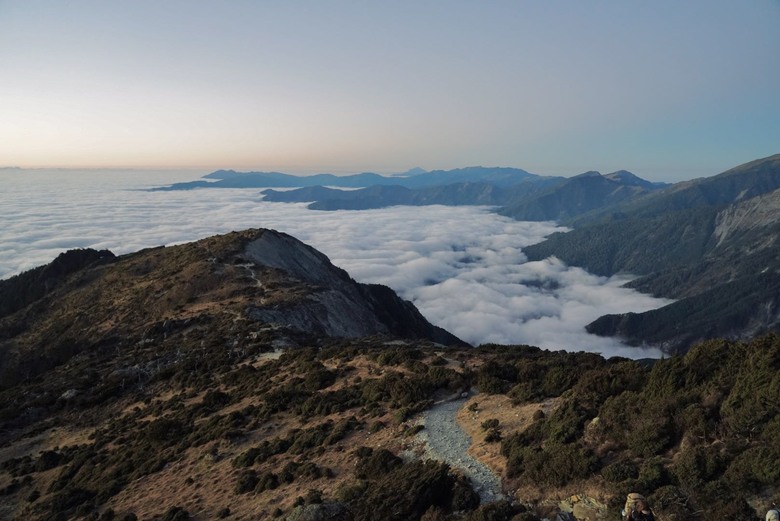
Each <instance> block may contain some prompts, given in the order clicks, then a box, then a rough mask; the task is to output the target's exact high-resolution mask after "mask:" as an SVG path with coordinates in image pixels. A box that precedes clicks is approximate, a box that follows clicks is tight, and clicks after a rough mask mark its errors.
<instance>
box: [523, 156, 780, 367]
mask: <svg viewBox="0 0 780 521" xmlns="http://www.w3.org/2000/svg"><path fill="white" fill-rule="evenodd" d="M779 217H780V154H778V155H774V156H770V157H767V158H764V159H760V160H756V161H751V162H749V163H746V164H744V165H740V166H737V167H735V168H732V169H730V170H728V171H726V172H723V173H722V174H719V175H717V176H713V177H709V178H702V179H696V180H693V181H687V182H684V183H678V184H675V185H672V186H670V187H667V188H664V189H662V190H657V191H653V192H650V193H647V194H645V195H643V196H641V197H637V198H633V199H631V200H628V201H625V202H621V203H618V204H615V205H611V206H605V207H602V208H597V209H595V210H594V211H592V212H590V213H588V214H583V215H581V216H579V217H578V218H575V219H572V220H571V221H570V222H571V223H572V225H573V226H574V230H573V231H571V232H568V233H565V234H554V235H552V236H550V237H549V238H548V239H547V240H546V241H544V242H542V243H540V244H536V245H533V246H530V247H528V248H526V249H525V250H524V251H525V253H526V254H527V255H528V257H529V259H531V260H534V259H542V258H546V257H548V256H550V255H555V256H557V257H559V258H560V259H562V260H563V261H565V262H567V263H569V264H572V265H576V266H582V267H584V268H585V269H587V270H588V271H591V272H593V273H596V274H600V275H612V274H615V273H620V272H628V273H633V274H636V275H639V276H640V277H639V278H638V279H636V280H634V281H632V282H631V283H629V284H628V286H629V287H632V288H635V289H637V290H639V291H643V292H647V293H651V294H653V295H656V296H661V297H668V298H675V299H680V300H679V301H678V302H677V303H675V304H671V305H669V306H666V307H664V308H661V309H659V310H654V311H649V312H646V313H643V314H640V315H635V314H625V315H616V316H609V317H602V318H601V319H598V320H596V321H595V322H593V323H592V324H590V325H589V326H588V328H587V329H588V331H589V332H592V333H596V334H601V335H616V336H619V337H621V338H623V339H624V340H626V341H628V342H630V343H632V344H636V345H641V344H644V343H652V344H656V345H661V346H663V347H664V349H666V350H667V351H669V352H677V351H684V350H686V349H687V348H688V347H689V346H690V345H691V344H692V343H694V342H696V341H698V340H701V339H706V338H714V337H721V336H723V337H729V338H745V337H748V336H750V335H752V334H754V333H757V332H763V331H768V330H773V331H777V330H780V293H778V287H780V284H779V283H778V281H780V219H779Z"/></svg>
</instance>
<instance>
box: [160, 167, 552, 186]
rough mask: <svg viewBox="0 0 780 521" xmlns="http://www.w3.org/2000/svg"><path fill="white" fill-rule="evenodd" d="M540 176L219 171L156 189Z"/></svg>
mask: <svg viewBox="0 0 780 521" xmlns="http://www.w3.org/2000/svg"><path fill="white" fill-rule="evenodd" d="M537 177H540V176H537V175H535V174H531V173H529V172H526V171H525V170H521V169H519V168H505V167H482V166H473V167H466V168H458V169H454V170H433V171H430V172H426V171H424V170H412V171H411V175H405V176H382V175H379V174H375V173H372V172H364V173H361V174H354V175H345V176H337V175H333V174H315V175H311V176H297V175H291V174H283V173H281V172H236V171H234V170H217V171H216V172H212V173H210V174H207V175H205V176H203V178H204V179H216V181H191V182H186V183H174V184H172V185H170V186H165V187H159V188H154V189H152V190H153V191H169V190H190V189H194V188H290V187H307V186H337V187H342V188H365V187H370V186H379V185H384V186H387V185H398V186H404V187H406V188H424V187H431V186H438V185H443V184H452V183H461V182H486V183H490V184H494V185H496V186H511V185H513V184H516V183H520V182H522V181H524V180H527V179H534V178H537Z"/></svg>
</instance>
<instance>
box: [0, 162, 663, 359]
mask: <svg viewBox="0 0 780 521" xmlns="http://www.w3.org/2000/svg"><path fill="white" fill-rule="evenodd" d="M192 177H193V176H192V174H170V173H168V174H165V175H163V174H159V173H157V174H151V173H139V172H135V173H131V172H125V173H121V174H120V173H116V172H102V173H96V172H85V173H75V172H68V173H58V174H54V175H52V174H51V173H47V172H29V171H26V172H24V173H23V174H19V173H16V174H12V173H8V172H0V182H2V183H3V186H4V187H7V189H6V190H4V192H3V194H2V195H0V203H2V204H0V219H2V222H3V223H4V226H3V228H2V229H1V230H0V250H1V251H3V252H4V254H3V255H2V257H1V258H0V278H7V277H9V276H11V275H13V274H15V273H18V272H20V271H23V270H25V269H29V268H31V267H34V266H37V265H40V264H43V263H46V262H49V261H50V260H51V259H53V258H54V257H55V256H56V255H57V254H59V253H60V252H61V251H63V250H66V249H69V248H79V247H91V248H98V249H101V248H108V249H110V250H111V251H113V252H114V253H117V254H122V253H129V252H133V251H136V250H139V249H142V248H146V247H151V246H159V245H163V244H166V245H170V244H176V243H182V242H188V241H191V240H195V239H200V238H203V237H206V236H209V235H214V234H217V233H224V232H228V231H231V230H241V229H245V228H260V227H264V228H274V229H277V230H280V231H284V232H286V233H289V234H291V235H293V236H295V237H297V238H299V239H300V240H302V241H304V242H306V243H308V244H310V245H312V246H314V247H315V248H317V249H319V250H321V251H322V252H324V253H325V254H327V255H328V256H329V257H330V259H331V260H332V261H333V263H334V264H336V265H337V266H340V267H342V268H344V269H346V270H347V271H348V272H349V273H350V275H351V276H352V277H353V278H355V279H356V280H358V281H360V282H373V283H381V284H385V285H388V286H390V287H391V288H393V289H395V290H396V291H397V292H399V293H400V294H401V295H402V296H403V297H404V298H406V299H409V300H411V301H413V302H414V303H415V305H416V306H417V307H418V308H419V309H420V311H421V312H422V313H423V314H424V315H425V316H426V317H427V318H428V319H429V320H430V321H431V322H433V323H435V324H437V325H439V326H441V327H444V328H445V329H447V330H449V331H451V332H452V333H454V334H455V335H457V336H459V337H461V338H463V339H464V340H466V341H468V342H470V343H472V344H475V345H476V344H480V343H486V342H494V343H502V344H530V345H536V346H539V347H543V348H546V349H566V350H572V351H580V350H585V351H597V352H601V353H604V354H605V355H606V356H611V355H616V354H619V355H624V356H632V357H638V356H648V355H650V356H653V355H656V356H657V355H658V353H657V352H655V351H640V350H636V349H633V348H626V347H625V346H623V345H622V344H620V343H619V342H618V341H616V340H614V339H608V338H600V337H596V336H593V335H588V334H587V333H586V332H585V330H584V326H585V324H587V323H589V322H591V321H592V320H594V319H595V318H597V317H599V316H601V315H604V314H607V313H622V312H626V311H635V312H640V311H645V310H648V309H652V308H655V307H658V306H660V305H663V304H664V303H666V301H663V300H659V299H654V298H651V297H649V296H646V295H642V294H639V293H637V292H635V291H632V290H629V289H625V288H621V287H620V286H621V284H623V283H624V282H625V281H626V280H625V279H621V278H616V277H612V278H605V277H597V276H594V275H591V274H589V273H587V272H585V271H583V270H582V269H579V268H573V267H568V266H566V265H564V264H563V263H561V262H560V261H558V260H557V259H547V260H544V261H540V262H527V259H526V257H525V255H524V254H523V252H522V248H523V247H524V246H527V245H530V244H533V243H536V242H539V241H541V240H542V239H543V238H544V237H545V236H546V235H549V234H550V233H552V232H554V231H557V230H559V228H556V226H555V225H554V224H553V223H530V222H518V221H513V220H511V219H507V218H504V217H501V216H497V215H495V214H493V213H491V212H490V211H489V209H487V208H479V207H443V206H430V207H395V208H386V209H379V210H370V211H362V212H350V211H339V212H315V211H311V210H307V209H306V208H305V205H303V204H287V203H268V202H263V201H262V200H261V196H260V195H259V194H258V192H257V190H228V189H223V190H194V191H181V192H145V191H140V190H138V189H139V188H144V187H148V186H151V185H155V184H165V183H169V182H172V181H178V180H182V179H191V178H192Z"/></svg>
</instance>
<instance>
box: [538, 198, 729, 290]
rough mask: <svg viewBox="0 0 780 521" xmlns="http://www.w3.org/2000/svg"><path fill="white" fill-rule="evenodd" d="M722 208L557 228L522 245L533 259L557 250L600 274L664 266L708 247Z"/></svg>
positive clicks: (693, 257)
mask: <svg viewBox="0 0 780 521" xmlns="http://www.w3.org/2000/svg"><path fill="white" fill-rule="evenodd" d="M716 215H717V211H716V210H714V209H710V208H705V209H694V210H680V211H677V212H673V213H669V214H665V215H662V216H659V217H656V218H655V219H641V218H626V219H620V220H617V219H616V220H612V221H608V222H605V223H602V224H600V225H592V226H584V227H581V228H575V229H574V230H572V231H570V232H567V233H556V234H553V235H551V236H550V237H548V238H547V240H545V241H544V242H541V243H539V244H534V245H532V246H528V247H526V248H524V249H523V251H524V252H525V254H526V255H527V256H528V258H529V259H531V260H541V259H545V258H547V257H550V256H556V257H558V258H560V259H561V260H563V261H565V262H566V263H568V264H571V265H574V266H580V267H583V268H585V269H586V270H588V271H590V272H592V273H595V274H598V275H613V274H615V273H620V272H628V273H633V274H638V275H644V274H650V273H655V272H663V271H665V270H669V269H673V268H677V267H679V266H687V265H690V264H692V263H695V262H697V261H698V260H700V259H701V258H702V256H703V255H704V254H705V253H706V252H707V251H708V246H712V245H714V244H713V242H712V238H711V236H712V232H713V230H714V229H715V217H716Z"/></svg>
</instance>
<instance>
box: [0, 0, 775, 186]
mask: <svg viewBox="0 0 780 521" xmlns="http://www.w3.org/2000/svg"><path fill="white" fill-rule="evenodd" d="M779 26H780V2H779V1H777V0H772V1H769V0H752V1H750V2H737V1H734V0H687V1H685V2H680V1H679V0H657V1H653V2H625V1H623V0H612V1H610V0H604V1H592V2H582V1H580V0H570V1H549V2H532V1H493V2H474V1H465V0H448V1H443V0H439V1H432V0H414V1H405V0H399V1H394V2H373V1H367V2H366V1H340V0H334V1H329V2H319V1H317V2H315V1H296V2H270V1H249V0H234V1H231V2H224V1H218V0H209V1H206V0H166V1H165V2H160V1H158V0H134V1H132V2H106V1H103V0H69V1H67V2H62V1H60V0H56V1H47V0H0V71H2V81H0V114H1V115H2V117H0V166H18V167H27V168H30V167H64V168H85V167H89V168H98V167H100V168H109V167H114V168H196V169H207V170H208V169H219V168H233V169H238V170H279V171H284V172H289V173H314V172H334V173H354V172H360V171H374V172H379V173H390V172H400V171H405V170H407V169H409V168H411V167H416V166H420V167H422V168H425V169H429V170H430V169H448V168H457V167H463V166H471V165H483V166H512V167H518V168H523V169H526V170H528V171H531V172H533V173H538V174H543V175H574V174H577V173H580V172H584V171H586V170H600V171H602V172H605V173H606V172H610V171H614V170H618V169H627V170H631V171H633V172H634V173H637V174H638V175H641V176H642V177H645V178H648V179H651V180H654V181H678V180H682V179H689V178H692V177H701V176H709V175H714V174H717V173H719V172H721V171H723V170H726V169H728V168H730V167H732V166H736V165H738V164H741V163H744V162H747V161H750V160H753V159H757V158H760V157H765V156H768V155H772V154H774V153H778V152H780V95H778V92H780V67H778V66H777V64H778V56H780V31H778V30H777V28H778V27H779Z"/></svg>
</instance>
